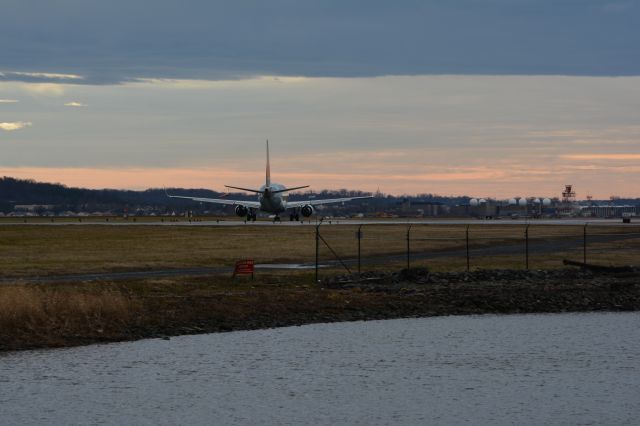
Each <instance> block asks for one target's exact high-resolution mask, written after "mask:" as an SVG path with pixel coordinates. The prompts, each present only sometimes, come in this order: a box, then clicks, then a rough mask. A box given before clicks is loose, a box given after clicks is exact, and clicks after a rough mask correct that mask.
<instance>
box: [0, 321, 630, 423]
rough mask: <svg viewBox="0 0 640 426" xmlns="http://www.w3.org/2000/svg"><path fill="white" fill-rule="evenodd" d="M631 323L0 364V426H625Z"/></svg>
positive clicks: (413, 324) (313, 331)
mask: <svg viewBox="0 0 640 426" xmlns="http://www.w3.org/2000/svg"><path fill="white" fill-rule="evenodd" d="M638 419H640V313H590V314H560V315H514V316H459V317H440V318H425V319H410V320H393V321H372V322H356V323H342V324H320V325H310V326H303V327H290V328H282V329H274V330H262V331H248V332H234V333H226V334H211V335H200V336H184V337H178V338H172V339H171V340H169V341H165V340H145V341H140V342H133V343H119V344H109V345H96V346H88V347H82V348H73V349H64V350H46V351H30V352H22V353H10V354H5V355H2V356H0V423H2V424H6V425H11V424H16V425H23V424H43V425H44V424H46V425H49V424H65V425H68V424H114V425H120V424H142V425H156V424H189V425H199V424H203V425H204V424H206V425H212V424H216V425H227V424H291V425H298V424H305V423H306V424H324V425H331V424H355V425H383V424H403V425H405V424H406V425H419V424H443V425H450V424H473V425H477V424H498V425H501V424H505V425H506V424H530V425H539V424H554V425H562V424H568V425H569V424H570V425H577V424H580V425H588V424H593V425H600V424H607V425H622V424H638V422H639V420H638Z"/></svg>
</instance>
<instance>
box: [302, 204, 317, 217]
mask: <svg viewBox="0 0 640 426" xmlns="http://www.w3.org/2000/svg"><path fill="white" fill-rule="evenodd" d="M313 212H314V210H313V206H312V205H310V204H307V205H306V206H304V207H302V208H301V209H300V213H302V216H304V217H309V216H311V215H312V214H313Z"/></svg>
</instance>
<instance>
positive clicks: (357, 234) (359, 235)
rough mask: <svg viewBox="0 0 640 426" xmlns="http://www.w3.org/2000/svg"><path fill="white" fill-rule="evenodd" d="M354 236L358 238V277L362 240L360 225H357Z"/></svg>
mask: <svg viewBox="0 0 640 426" xmlns="http://www.w3.org/2000/svg"><path fill="white" fill-rule="evenodd" d="M356 237H357V238H358V277H359V276H360V273H361V270H360V266H361V263H362V256H361V253H362V252H361V250H360V245H361V241H362V225H360V226H358V232H357V233H356Z"/></svg>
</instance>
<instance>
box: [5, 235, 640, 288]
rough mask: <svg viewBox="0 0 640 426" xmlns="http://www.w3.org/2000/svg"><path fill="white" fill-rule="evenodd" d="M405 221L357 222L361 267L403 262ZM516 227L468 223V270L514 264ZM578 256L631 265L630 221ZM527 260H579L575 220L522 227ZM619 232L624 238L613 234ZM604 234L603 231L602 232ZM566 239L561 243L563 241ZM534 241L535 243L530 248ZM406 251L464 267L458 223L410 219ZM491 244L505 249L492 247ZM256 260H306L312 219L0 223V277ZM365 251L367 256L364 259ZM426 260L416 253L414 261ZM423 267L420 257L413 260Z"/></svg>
mask: <svg viewBox="0 0 640 426" xmlns="http://www.w3.org/2000/svg"><path fill="white" fill-rule="evenodd" d="M357 229H358V226H354V225H339V226H338V225H323V226H322V227H321V228H320V230H321V236H322V238H323V239H324V241H326V243H328V245H329V246H330V247H331V249H332V250H333V251H331V250H330V249H329V248H328V247H327V245H325V243H324V242H323V241H322V240H321V241H320V250H319V254H320V260H333V259H335V256H334V253H335V254H337V255H338V256H339V257H341V258H347V259H354V258H356V257H357V247H358V240H357V238H356V231H357ZM407 229H408V227H407V226H406V225H367V226H363V227H362V240H361V253H362V257H363V258H364V259H366V258H369V260H367V261H366V262H364V263H363V265H364V266H365V268H366V269H379V268H385V267H391V268H397V267H398V266H400V267H401V266H402V265H405V264H406V261H405V260H404V259H405V257H406V256H405V255H406V250H407ZM524 232H525V228H524V226H516V225H506V224H505V225H481V226H471V227H470V228H469V246H470V250H471V260H470V264H471V266H472V268H478V267H482V268H495V267H499V268H521V267H524V262H525V242H524ZM587 232H588V236H587V241H588V246H587V252H588V253H587V254H588V258H587V260H588V261H589V262H594V263H598V262H600V263H604V264H607V265H628V264H638V263H640V227H638V226H630V227H597V226H590V227H589V228H588V230H587ZM528 233H529V245H530V254H529V265H530V268H554V267H560V266H562V259H573V260H582V256H583V249H582V238H583V228H582V227H581V226H545V225H532V226H530V227H529V230H528ZM619 235H623V236H624V239H618V237H616V236H619ZM603 238H604V239H603ZM567 241H569V242H572V243H571V245H570V247H568V246H566V242H567ZM541 244H542V245H543V246H544V247H543V248H544V250H542V251H540V250H541V249H539V248H538V247H539V246H540V245H541ZM410 247H411V248H410V250H411V253H412V254H413V256H415V257H420V256H422V259H423V260H420V259H416V260H415V261H412V262H423V263H424V262H428V264H429V266H431V267H433V268H435V269H436V270H447V269H451V270H461V269H464V268H465V267H466V258H465V248H466V226H464V225H414V226H412V227H411V230H410ZM496 247H507V248H506V249H503V250H501V251H496V250H493V251H492V248H496ZM247 257H248V258H253V259H255V261H256V262H257V263H302V262H313V261H314V259H315V228H314V227H312V226H286V227H285V226H283V227H277V226H267V227H261V226H257V227H253V226H237V227H236V226H229V227H216V226H198V227H188V226H187V227H182V226H127V227H118V226H99V225H95V226H93V225H85V226H29V225H24V226H23V225H12V226H0V276H4V277H20V276H33V275H48V274H72V273H88V272H114V271H128V270H144V269H157V268H184V267H210V266H231V265H233V263H234V262H235V261H236V260H238V259H241V258H247ZM372 257H375V258H372ZM425 258H426V259H428V260H427V261H425V260H424V259H425ZM422 266H424V265H422Z"/></svg>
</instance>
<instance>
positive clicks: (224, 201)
mask: <svg viewBox="0 0 640 426" xmlns="http://www.w3.org/2000/svg"><path fill="white" fill-rule="evenodd" d="M167 197H169V198H183V199H185V200H192V201H199V202H201V203H214V204H226V205H229V206H245V207H248V208H252V209H259V208H260V203H259V202H258V201H244V200H229V199H226V198H200V197H184V196H181V195H169V194H167Z"/></svg>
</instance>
